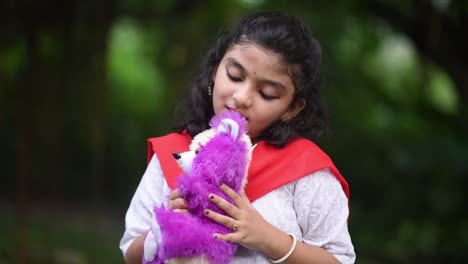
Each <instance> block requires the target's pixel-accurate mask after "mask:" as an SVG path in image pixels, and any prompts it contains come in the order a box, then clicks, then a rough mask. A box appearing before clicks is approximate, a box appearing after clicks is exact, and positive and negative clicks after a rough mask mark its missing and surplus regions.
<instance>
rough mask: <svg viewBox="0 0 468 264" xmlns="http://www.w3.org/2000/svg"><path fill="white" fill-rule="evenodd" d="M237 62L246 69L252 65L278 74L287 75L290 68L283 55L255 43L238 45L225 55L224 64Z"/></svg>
mask: <svg viewBox="0 0 468 264" xmlns="http://www.w3.org/2000/svg"><path fill="white" fill-rule="evenodd" d="M232 60H236V61H237V62H238V63H240V64H242V66H244V67H245V68H249V66H251V65H255V66H257V67H258V66H262V67H267V68H271V69H272V70H274V71H275V72H277V73H285V74H286V73H287V72H288V70H287V69H288V68H289V67H287V65H286V63H285V62H284V60H283V59H282V57H281V55H280V54H278V53H275V52H273V51H271V50H267V49H265V48H264V47H262V46H260V45H257V44H254V43H242V44H236V45H234V46H232V47H231V48H229V49H228V50H227V51H226V53H225V54H224V58H223V61H224V63H226V62H229V61H232Z"/></svg>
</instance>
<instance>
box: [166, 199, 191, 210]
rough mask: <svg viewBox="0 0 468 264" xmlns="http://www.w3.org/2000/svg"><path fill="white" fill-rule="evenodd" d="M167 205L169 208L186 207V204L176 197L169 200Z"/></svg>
mask: <svg viewBox="0 0 468 264" xmlns="http://www.w3.org/2000/svg"><path fill="white" fill-rule="evenodd" d="M168 207H169V208H171V209H188V205H187V203H186V202H185V200H184V199H182V198H177V199H175V200H169V202H168Z"/></svg>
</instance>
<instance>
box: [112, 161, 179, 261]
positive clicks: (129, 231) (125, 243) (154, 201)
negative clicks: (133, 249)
mask: <svg viewBox="0 0 468 264" xmlns="http://www.w3.org/2000/svg"><path fill="white" fill-rule="evenodd" d="M169 191H170V189H169V187H168V185H167V183H166V180H165V179H164V175H163V173H162V170H161V166H160V164H159V160H158V159H157V157H156V156H155V155H153V157H152V158H151V161H150V162H149V164H148V167H147V168H146V171H145V173H144V174H143V177H142V178H141V181H140V184H139V185H138V187H137V189H136V191H135V194H134V195H133V198H132V201H131V202H130V206H129V208H128V210H127V214H126V216H125V232H124V234H123V236H122V239H121V240H120V249H121V250H122V253H123V255H124V256H125V254H126V253H127V250H128V248H129V247H130V245H131V244H132V243H133V241H134V240H135V239H136V238H137V237H138V236H140V235H142V234H144V233H146V232H147V231H149V230H150V229H153V233H154V231H155V230H154V229H155V228H157V227H155V226H154V222H155V221H154V213H153V208H154V207H155V206H160V205H162V204H163V203H167V194H168V193H169Z"/></svg>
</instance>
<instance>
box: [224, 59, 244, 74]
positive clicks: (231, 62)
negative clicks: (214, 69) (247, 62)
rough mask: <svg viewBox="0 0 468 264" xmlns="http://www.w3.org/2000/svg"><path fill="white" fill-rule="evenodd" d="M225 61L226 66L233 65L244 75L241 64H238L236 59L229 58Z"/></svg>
mask: <svg viewBox="0 0 468 264" xmlns="http://www.w3.org/2000/svg"><path fill="white" fill-rule="evenodd" d="M226 61H227V64H228V65H233V66H234V67H236V68H238V69H239V70H240V71H241V72H242V73H246V70H245V68H244V66H242V64H240V62H238V61H237V60H236V59H234V58H231V57H229V58H227V59H226Z"/></svg>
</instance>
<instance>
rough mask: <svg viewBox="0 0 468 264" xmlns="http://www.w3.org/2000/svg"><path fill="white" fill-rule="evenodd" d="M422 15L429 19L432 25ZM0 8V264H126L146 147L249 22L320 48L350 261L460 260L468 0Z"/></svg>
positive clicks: (466, 224)
mask: <svg viewBox="0 0 468 264" xmlns="http://www.w3.org/2000/svg"><path fill="white" fill-rule="evenodd" d="M418 7H424V8H428V7H430V10H431V11H432V12H434V13H432V14H433V17H432V18H431V19H430V20H428V21H429V22H431V23H429V24H424V21H425V20H424V19H425V17H424V15H423V14H426V13H429V12H428V10H425V9H423V8H421V9H418ZM0 10H2V11H0V17H1V19H0V25H1V26H0V34H1V41H0V137H1V138H2V139H3V147H2V148H1V149H0V160H1V168H2V170H1V172H0V174H1V175H2V176H1V179H2V184H1V187H0V233H1V234H2V236H1V238H0V263H123V258H122V257H121V253H120V251H119V249H118V243H119V239H120V236H121V235H122V232H123V229H124V215H125V211H126V208H127V206H128V204H129V202H130V199H131V197H132V195H133V192H134V191H135V189H136V186H137V185H138V183H139V179H140V177H141V175H142V174H143V172H144V170H145V166H146V150H147V149H146V139H147V138H148V137H152V136H157V135H162V134H164V133H167V132H168V131H170V130H171V127H172V125H173V121H174V111H175V108H176V105H177V102H178V101H179V100H180V99H181V98H182V97H183V95H184V94H185V92H186V90H187V89H188V87H189V86H190V82H191V80H192V79H193V78H194V76H195V75H196V73H197V70H198V66H199V63H200V61H201V58H202V57H203V55H204V54H205V53H206V52H207V50H208V49H209V48H210V47H211V45H212V44H213V43H214V41H216V39H217V36H218V34H219V33H220V32H223V31H226V30H228V29H229V28H230V27H231V26H232V25H233V23H235V21H236V20H237V19H238V18H239V17H241V16H243V15H246V14H249V13H251V12H254V11H259V10H283V11H285V12H287V13H290V14H292V15H295V16H297V17H299V18H301V19H303V20H304V21H305V22H306V23H307V24H308V25H309V27H310V28H311V29H312V31H313V32H314V34H315V35H316V37H317V38H318V39H319V40H320V42H321V44H322V48H323V54H324V63H323V72H324V78H323V94H324V96H325V97H326V100H327V102H328V105H329V109H330V116H331V119H330V121H331V126H330V131H329V133H328V134H327V135H326V136H325V137H323V138H322V140H321V141H320V142H318V143H319V145H321V146H322V147H323V148H324V149H325V150H326V152H328V153H329V154H330V156H331V157H332V158H333V160H334V161H335V164H336V165H337V167H338V168H339V169H340V171H341V172H342V174H343V175H344V176H345V177H346V179H347V180H348V182H349V183H350V186H351V216H350V220H349V226H350V232H351V235H352V239H353V242H354V245H355V249H356V253H357V255H358V260H357V263H466V261H467V260H468V256H467V253H466V248H467V247H468V218H467V214H466V213H465V206H466V204H467V197H466V195H465V189H466V186H467V183H468V180H467V176H468V162H467V157H468V138H467V136H466V135H467V132H468V122H467V113H468V111H467V101H468V100H467V95H468V93H467V92H468V82H467V81H466V80H467V77H466V76H468V71H467V69H468V66H467V61H468V56H467V53H466V51H465V49H463V43H467V42H466V37H464V36H463V34H457V31H456V30H459V29H460V28H461V27H462V25H464V24H463V22H464V21H465V22H466V21H467V19H466V17H467V15H468V4H467V3H466V1H455V0H453V1H450V0H433V1H423V0H413V1H384V0H381V1H379V0H367V1H365V0H355V1H351V0H348V1H347V0H337V1H318V0H317V1H268V0H237V1H214V0H213V1H175V0H174V1H169V0H167V1H142V0H135V1H130V0H106V1H97V2H93V1H89V2H87V1H58V0H55V1H38V2H30V1H6V2H2V3H1V4H0ZM390 10H392V11H395V12H397V13H398V14H400V15H401V19H399V20H397V22H395V20H394V19H392V16H390V15H388V14H389V12H388V11H390ZM434 14H439V15H441V17H443V18H444V19H448V21H449V22H450V23H448V24H449V25H451V27H452V28H451V29H454V30H452V31H449V30H447V31H444V30H440V29H441V28H443V27H444V25H446V24H444V23H445V22H444V21H445V20H443V19H436V18H437V16H436V15H434ZM403 18H411V19H410V20H405V19H403ZM419 22H421V23H422V24H421V23H420V24H418V23H419ZM426 22H427V21H426ZM414 24H416V25H420V26H418V27H413V26H414ZM421 25H423V26H421ZM437 29H439V30H437ZM458 32H460V31H458ZM421 34H426V35H425V36H426V37H427V38H426V39H425V41H423V42H419V41H418V40H419V39H420V37H419V36H421ZM447 36H448V37H450V39H452V40H455V41H448V39H449V38H448V37H447ZM445 37H447V38H445ZM421 43H429V44H431V43H432V44H431V45H432V46H430V47H435V48H434V49H428V48H427V47H426V46H425V45H422V44H421ZM465 47H466V46H465ZM454 54H455V55H454Z"/></svg>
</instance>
